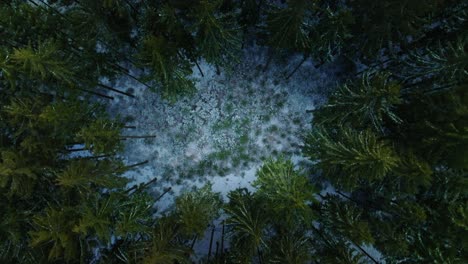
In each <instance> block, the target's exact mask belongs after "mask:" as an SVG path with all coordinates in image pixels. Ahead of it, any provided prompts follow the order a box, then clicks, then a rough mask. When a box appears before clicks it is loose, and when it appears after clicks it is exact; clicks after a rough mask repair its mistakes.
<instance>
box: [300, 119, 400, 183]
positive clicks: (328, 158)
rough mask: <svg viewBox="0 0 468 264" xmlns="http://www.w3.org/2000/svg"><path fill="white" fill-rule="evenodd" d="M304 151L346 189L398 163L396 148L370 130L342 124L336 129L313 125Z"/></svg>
mask: <svg viewBox="0 0 468 264" xmlns="http://www.w3.org/2000/svg"><path fill="white" fill-rule="evenodd" d="M304 151H305V154H306V155H308V156H309V157H311V158H312V160H316V161H318V164H317V167H318V168H320V169H321V170H323V172H324V174H325V175H326V177H330V179H331V180H332V182H333V183H334V184H336V185H337V186H338V187H340V188H343V189H345V190H353V189H355V188H356V187H358V186H359V184H362V183H363V182H373V181H379V180H382V179H383V178H384V177H385V176H386V175H387V174H388V173H389V172H391V171H392V170H393V169H394V168H395V167H396V166H397V164H398V156H397V155H396V153H395V151H394V150H393V149H392V148H391V147H390V146H388V144H386V143H384V142H382V141H381V140H379V139H378V137H377V136H376V135H375V134H374V133H373V132H371V131H369V130H365V131H361V132H359V131H356V130H352V129H350V128H346V127H345V128H343V129H342V130H341V131H338V132H337V133H330V132H329V131H327V130H325V129H320V128H315V129H314V131H313V132H312V133H311V134H310V135H309V136H308V137H307V139H306V145H305V147H304Z"/></svg>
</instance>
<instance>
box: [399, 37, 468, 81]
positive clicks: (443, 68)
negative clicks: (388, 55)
mask: <svg viewBox="0 0 468 264" xmlns="http://www.w3.org/2000/svg"><path fill="white" fill-rule="evenodd" d="M467 45H468V37H464V38H463V37H460V38H459V39H457V40H456V41H453V42H444V43H443V42H439V43H438V45H437V46H436V47H435V48H430V47H426V48H425V49H424V50H422V51H414V52H412V53H411V54H410V56H411V57H410V60H408V61H405V62H406V63H407V64H408V66H409V67H411V69H412V70H411V71H410V72H408V73H411V75H410V76H408V77H407V78H409V79H413V78H418V77H427V76H430V77H429V78H431V79H436V80H437V82H439V83H441V84H444V82H463V81H464V80H466V79H467V78H468V72H467V70H466V69H467V68H468V52H467Z"/></svg>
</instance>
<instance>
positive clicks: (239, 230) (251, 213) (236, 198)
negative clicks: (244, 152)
mask: <svg viewBox="0 0 468 264" xmlns="http://www.w3.org/2000/svg"><path fill="white" fill-rule="evenodd" d="M228 198H229V203H228V204H226V205H225V207H224V211H225V212H226V214H227V215H228V218H227V219H226V224H227V225H230V226H231V227H230V229H229V234H230V237H231V243H232V248H233V249H234V250H236V251H237V252H242V256H239V257H240V258H239V259H238V260H239V261H241V262H249V261H250V259H251V258H252V257H253V256H254V254H255V253H256V251H257V250H258V249H259V248H262V247H265V246H266V241H265V239H266V238H265V235H266V234H265V228H267V225H268V218H267V211H266V210H265V202H264V201H263V200H261V199H259V198H257V197H255V196H254V195H252V194H251V193H250V192H249V191H247V190H246V189H237V190H234V191H231V192H230V193H229V194H228ZM241 258H242V260H241Z"/></svg>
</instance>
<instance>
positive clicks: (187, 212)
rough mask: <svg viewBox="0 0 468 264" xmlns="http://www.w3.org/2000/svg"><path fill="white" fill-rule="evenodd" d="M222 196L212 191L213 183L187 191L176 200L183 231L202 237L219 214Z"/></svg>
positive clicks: (189, 234)
mask: <svg viewBox="0 0 468 264" xmlns="http://www.w3.org/2000/svg"><path fill="white" fill-rule="evenodd" d="M221 204H222V202H221V197H220V196H219V194H218V193H213V192H212V191H211V185H209V184H207V185H205V186H204V187H203V188H201V189H199V190H196V191H192V192H187V193H184V194H182V195H180V196H179V197H177V199H176V201H175V211H176V212H175V214H176V215H177V216H178V218H179V223H180V225H181V229H182V230H181V233H183V234H184V235H187V236H193V235H197V236H199V237H202V236H203V234H204V232H205V230H206V228H207V227H208V226H209V224H210V223H211V222H212V221H213V220H214V219H216V218H217V217H218V216H219V209H220V208H221Z"/></svg>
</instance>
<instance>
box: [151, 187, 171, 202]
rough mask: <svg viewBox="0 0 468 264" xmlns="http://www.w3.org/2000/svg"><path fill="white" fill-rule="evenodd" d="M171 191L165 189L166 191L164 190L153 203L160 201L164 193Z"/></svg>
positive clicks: (169, 188)
mask: <svg viewBox="0 0 468 264" xmlns="http://www.w3.org/2000/svg"><path fill="white" fill-rule="evenodd" d="M171 190H172V188H171V187H168V188H166V189H165V190H164V192H163V193H162V194H161V195H159V197H158V198H156V200H154V202H157V201H159V200H161V198H163V196H164V195H166V193H168V192H170V191H171Z"/></svg>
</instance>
